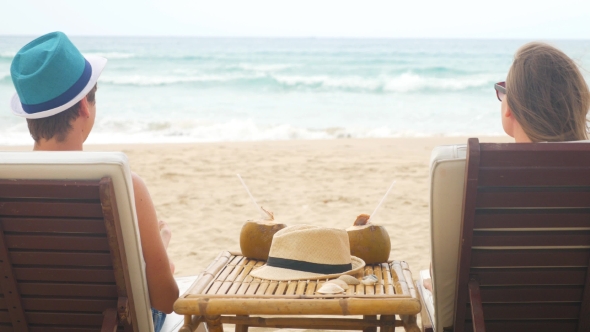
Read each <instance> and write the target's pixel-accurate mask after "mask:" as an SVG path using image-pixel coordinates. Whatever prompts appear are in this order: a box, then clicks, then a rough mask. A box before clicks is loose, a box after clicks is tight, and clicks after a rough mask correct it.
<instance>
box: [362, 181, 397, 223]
mask: <svg viewBox="0 0 590 332" xmlns="http://www.w3.org/2000/svg"><path fill="white" fill-rule="evenodd" d="M395 182H396V181H395V180H393V182H392V183H391V185H390V186H389V189H387V192H386V193H385V196H383V198H381V201H380V202H379V204H377V207H376V208H375V210H373V213H371V215H370V216H369V220H367V223H368V222H369V221H371V219H373V217H375V214H376V213H377V211H378V210H379V208H380V207H381V204H383V202H384V201H385V198H387V195H389V192H390V191H391V188H393V185H395Z"/></svg>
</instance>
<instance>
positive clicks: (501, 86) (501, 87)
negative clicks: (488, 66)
mask: <svg viewBox="0 0 590 332" xmlns="http://www.w3.org/2000/svg"><path fill="white" fill-rule="evenodd" d="M494 89H496V97H498V100H499V101H502V99H504V97H505V96H506V82H498V83H496V84H494Z"/></svg>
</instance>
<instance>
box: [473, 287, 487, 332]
mask: <svg viewBox="0 0 590 332" xmlns="http://www.w3.org/2000/svg"><path fill="white" fill-rule="evenodd" d="M469 302H471V320H472V322H473V332H485V331H486V327H485V324H484V319H483V307H482V305H481V293H480V291H479V282H478V281H477V280H476V279H474V278H471V279H469Z"/></svg>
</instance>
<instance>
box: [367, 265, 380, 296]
mask: <svg viewBox="0 0 590 332" xmlns="http://www.w3.org/2000/svg"><path fill="white" fill-rule="evenodd" d="M370 274H374V273H373V266H372V265H366V266H365V275H366V276H367V275H370ZM377 278H379V277H377ZM365 294H367V295H374V294H375V286H373V285H365Z"/></svg>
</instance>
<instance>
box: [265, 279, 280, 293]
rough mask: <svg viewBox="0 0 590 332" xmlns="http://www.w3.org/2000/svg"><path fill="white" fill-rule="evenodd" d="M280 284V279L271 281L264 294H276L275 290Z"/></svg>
mask: <svg viewBox="0 0 590 332" xmlns="http://www.w3.org/2000/svg"><path fill="white" fill-rule="evenodd" d="M278 285H279V282H278V281H275V280H273V281H271V282H270V283H269V284H268V288H267V289H266V291H265V292H264V295H271V294H275V291H276V290H277V287H278Z"/></svg>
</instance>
